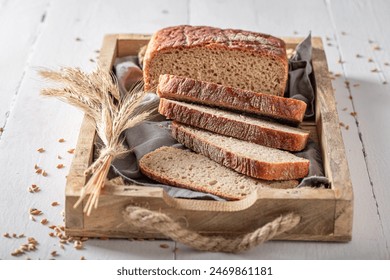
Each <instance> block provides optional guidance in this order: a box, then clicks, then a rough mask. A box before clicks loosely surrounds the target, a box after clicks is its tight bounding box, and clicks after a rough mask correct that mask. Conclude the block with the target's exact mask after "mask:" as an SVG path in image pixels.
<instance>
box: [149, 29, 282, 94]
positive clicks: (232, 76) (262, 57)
mask: <svg viewBox="0 0 390 280" xmlns="http://www.w3.org/2000/svg"><path fill="white" fill-rule="evenodd" d="M143 63H144V64H143V66H144V82H145V90H147V91H154V90H155V89H156V88H157V83H158V77H159V76H160V74H174V75H181V76H186V77H191V78H194V79H198V80H202V81H209V82H214V83H217V84H221V85H225V86H231V87H237V88H242V89H246V90H253V91H256V92H264V93H268V94H273V95H278V96H283V94H284V89H285V87H286V82H287V75H288V62H287V55H286V47H285V43H284V41H283V40H281V39H279V38H276V37H273V36H270V35H267V34H261V33H256V32H249V31H244V30H235V29H219V28H213V27H209V26H189V25H181V26H173V27H167V28H164V29H161V30H159V31H157V32H156V33H154V34H153V36H152V38H151V40H150V42H149V44H148V47H147V50H146V53H145V57H144V62H143Z"/></svg>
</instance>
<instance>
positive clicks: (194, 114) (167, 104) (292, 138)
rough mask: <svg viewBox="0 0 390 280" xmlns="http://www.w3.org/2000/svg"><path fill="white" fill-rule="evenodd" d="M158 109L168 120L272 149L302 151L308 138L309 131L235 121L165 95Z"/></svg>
mask: <svg viewBox="0 0 390 280" xmlns="http://www.w3.org/2000/svg"><path fill="white" fill-rule="evenodd" d="M158 110H159V113H160V114H162V115H164V116H165V117H167V118H168V119H173V120H176V121H178V122H181V123H184V124H187V125H190V126H194V127H199V128H202V129H205V130H208V131H212V132H215V133H218V134H221V135H225V136H230V137H234V138H238V139H241V140H245V141H248V142H252V143H256V144H260V145H263V146H267V147H271V148H275V149H283V150H287V151H301V150H303V149H304V148H305V146H306V144H307V141H308V139H309V132H306V131H304V130H302V133H293V132H286V131H281V130H274V129H272V128H268V127H262V126H260V125H255V124H252V123H248V122H245V120H243V121H238V120H233V119H229V118H227V117H223V116H220V115H215V114H211V113H208V112H202V111H200V110H197V109H193V108H190V107H188V106H187V105H186V104H185V103H181V102H175V101H171V100H167V99H164V98H161V99H160V105H159V109H158Z"/></svg>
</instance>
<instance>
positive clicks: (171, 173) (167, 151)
mask: <svg viewBox="0 0 390 280" xmlns="http://www.w3.org/2000/svg"><path fill="white" fill-rule="evenodd" d="M139 166H140V169H141V172H142V173H144V174H145V175H146V176H148V177H150V178H152V179H153V180H156V181H158V182H160V183H163V184H167V185H171V186H175V187H181V188H186V189H191V190H195V191H200V192H206V193H211V194H214V195H217V196H220V197H222V198H226V199H228V200H238V199H241V198H244V197H245V196H247V195H248V194H250V193H251V192H253V191H255V190H256V189H259V188H283V189H287V188H294V187H296V186H297V185H298V181H296V180H290V181H263V180H257V179H253V178H250V177H248V176H245V175H242V174H239V173H237V172H235V171H233V170H231V169H229V168H226V167H224V166H222V165H220V164H218V163H216V162H214V161H212V160H210V159H209V158H207V157H205V156H203V155H200V154H196V153H193V152H190V151H188V150H181V149H177V148H173V147H161V148H159V149H157V150H155V151H153V152H150V153H148V154H146V155H145V156H143V157H142V158H141V160H140V162H139Z"/></svg>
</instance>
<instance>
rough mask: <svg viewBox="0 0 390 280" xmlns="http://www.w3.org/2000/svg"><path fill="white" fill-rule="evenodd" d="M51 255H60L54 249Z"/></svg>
mask: <svg viewBox="0 0 390 280" xmlns="http://www.w3.org/2000/svg"><path fill="white" fill-rule="evenodd" d="M50 255H52V256H53V257H56V256H58V254H57V251H52V252H51V253H50Z"/></svg>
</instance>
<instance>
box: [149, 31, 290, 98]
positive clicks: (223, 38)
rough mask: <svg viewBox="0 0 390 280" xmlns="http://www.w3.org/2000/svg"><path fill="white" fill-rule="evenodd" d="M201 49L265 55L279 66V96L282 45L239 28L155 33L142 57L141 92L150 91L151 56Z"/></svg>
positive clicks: (285, 64)
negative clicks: (143, 86) (143, 88)
mask: <svg viewBox="0 0 390 280" xmlns="http://www.w3.org/2000/svg"><path fill="white" fill-rule="evenodd" d="M194 47H205V48H209V49H212V50H222V49H225V50H237V51H240V52H247V53H248V54H249V55H253V56H254V57H263V56H268V57H270V58H272V59H274V60H276V61H279V62H280V63H281V64H282V65H283V71H284V73H283V77H284V78H283V80H281V81H280V84H281V89H280V92H277V93H275V94H277V95H279V96H283V94H284V88H285V85H286V83H287V77H288V61H287V55H286V45H285V42H284V41H283V40H281V39H279V38H277V37H274V36H271V35H268V34H263V33H257V32H250V31H245V30H240V29H220V28H214V27H210V26H190V25H179V26H172V27H167V28H163V29H161V30H159V31H157V32H155V33H154V34H153V36H152V38H151V40H150V42H149V44H148V47H147V50H146V53H145V56H144V60H143V61H144V64H143V66H144V82H145V90H146V91H150V90H153V87H154V86H153V85H152V81H151V75H150V68H151V64H152V61H153V59H154V57H155V56H156V55H158V54H160V53H163V52H170V51H173V50H175V49H189V48H194Z"/></svg>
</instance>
